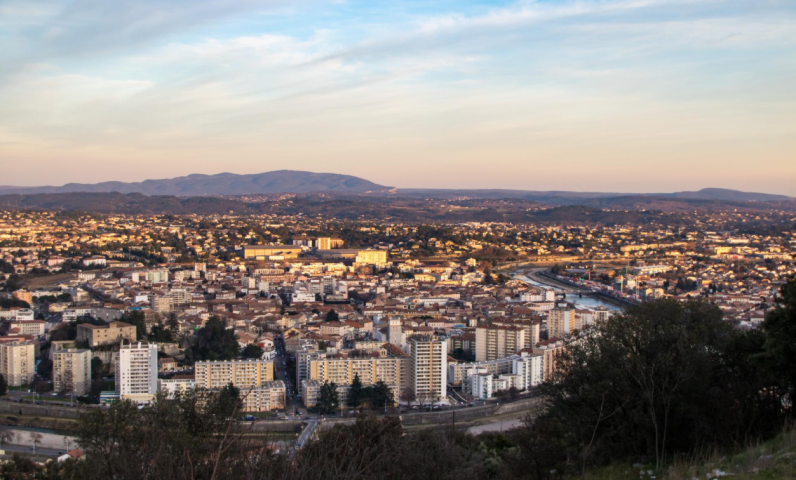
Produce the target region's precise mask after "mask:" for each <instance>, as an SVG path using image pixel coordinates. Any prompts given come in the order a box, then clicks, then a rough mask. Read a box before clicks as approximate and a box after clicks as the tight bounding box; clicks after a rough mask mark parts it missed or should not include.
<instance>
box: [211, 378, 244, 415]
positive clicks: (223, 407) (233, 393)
mask: <svg viewBox="0 0 796 480" xmlns="http://www.w3.org/2000/svg"><path fill="white" fill-rule="evenodd" d="M240 401H241V397H240V389H239V388H238V387H236V386H235V385H233V384H232V383H229V384H227V385H226V386H225V387H224V388H222V389H221V391H220V392H219V394H218V401H217V402H216V403H215V407H216V409H215V411H214V413H216V414H218V415H220V416H221V417H223V418H230V417H232V416H233V414H234V413H235V410H237V409H238V404H239V403H240Z"/></svg>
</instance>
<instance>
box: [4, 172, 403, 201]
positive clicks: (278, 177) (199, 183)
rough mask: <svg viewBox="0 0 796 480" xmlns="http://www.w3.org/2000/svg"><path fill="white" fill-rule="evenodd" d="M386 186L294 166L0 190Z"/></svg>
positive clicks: (189, 192)
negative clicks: (297, 169)
mask: <svg viewBox="0 0 796 480" xmlns="http://www.w3.org/2000/svg"><path fill="white" fill-rule="evenodd" d="M387 189H389V187H385V186H383V185H378V184H376V183H373V182H371V181H368V180H365V179H362V178H359V177H354V176H351V175H339V174H336V173H313V172H301V171H295V170H277V171H273V172H265V173H257V174H250V175H238V174H235V173H219V174H217V175H200V174H194V175H188V176H185V177H177V178H166V179H159V180H144V181H143V182H131V183H125V182H102V183H95V184H85V183H68V184H66V185H63V186H60V187H52V186H49V187H29V188H24V187H0V194H4V193H15V194H38V193H72V192H92V193H100V192H119V193H143V194H144V195H176V196H203V195H247V194H271V193H310V192H343V193H365V192H370V191H379V190H387Z"/></svg>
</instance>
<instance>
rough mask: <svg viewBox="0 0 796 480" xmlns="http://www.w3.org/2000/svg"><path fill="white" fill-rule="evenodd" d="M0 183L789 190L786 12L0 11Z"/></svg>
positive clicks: (637, 8)
mask: <svg viewBox="0 0 796 480" xmlns="http://www.w3.org/2000/svg"><path fill="white" fill-rule="evenodd" d="M0 44H1V45H3V46H4V48H2V49H0V168H1V170H0V171H2V175H1V177H2V178H0V184H12V185H41V184H62V183H66V182H72V181H79V182H96V181H103V180H128V181H134V180H143V179H146V178H164V177H172V176H180V175H185V174H189V173H218V172H223V171H231V172H236V173H254V172H262V171H268V170H274V169H282V168H291V169H298V170H312V171H327V172H337V173H348V174H353V175H359V176H362V177H365V178H368V179H370V180H372V181H376V182H379V183H382V184H387V185H395V186H401V187H448V188H522V189H534V190H547V189H569V190H597V191H623V192H641V191H645V192H651V191H672V190H686V189H697V188H702V187H727V188H737V189H743V190H754V191H766V192H777V193H785V194H790V195H796V1H782V0H756V1H748V0H727V1H725V0H582V1H552V0H545V1H520V2H500V1H456V2H454V1H409V2H401V1H390V2H387V1H385V2H382V1H367V2H358V1H300V0H293V1H284V0H270V1H257V0H222V1H212V2H211V1H206V0H191V1H188V0H171V1H164V0H161V1H149V0H146V1H130V0H114V1H113V2H109V1H107V0H91V1H81V0H74V1H68V2H67V1H55V0H54V1H36V0H0Z"/></svg>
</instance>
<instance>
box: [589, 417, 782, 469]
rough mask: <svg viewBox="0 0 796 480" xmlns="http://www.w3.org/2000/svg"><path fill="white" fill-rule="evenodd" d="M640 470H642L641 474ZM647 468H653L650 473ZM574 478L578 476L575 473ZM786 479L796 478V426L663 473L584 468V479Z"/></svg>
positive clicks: (680, 463)
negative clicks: (737, 450) (731, 451)
mask: <svg viewBox="0 0 796 480" xmlns="http://www.w3.org/2000/svg"><path fill="white" fill-rule="evenodd" d="M642 471H643V474H642ZM649 472H652V473H651V474H650V473H649ZM574 478H580V476H579V475H578V476H577V477H573V479H574ZM722 478H724V479H732V480H751V479H755V480H786V479H794V478H796V429H791V430H789V431H787V432H785V433H782V434H781V435H779V436H777V437H776V438H774V439H773V440H770V441H768V442H765V443H761V444H759V445H755V446H750V447H748V448H746V449H744V450H743V451H741V452H740V453H738V454H736V455H728V456H722V455H720V454H713V455H704V456H702V458H696V459H692V460H686V461H682V462H678V463H677V464H675V465H673V466H672V467H671V468H668V469H667V471H666V472H664V473H660V474H658V473H656V472H655V471H654V466H650V465H644V466H643V467H640V468H639V467H638V466H636V467H635V468H634V467H631V466H629V465H612V466H609V467H605V468H601V469H596V470H592V471H589V472H586V480H630V479H633V480H641V479H644V480H647V479H650V480H651V479H655V480H712V479H722Z"/></svg>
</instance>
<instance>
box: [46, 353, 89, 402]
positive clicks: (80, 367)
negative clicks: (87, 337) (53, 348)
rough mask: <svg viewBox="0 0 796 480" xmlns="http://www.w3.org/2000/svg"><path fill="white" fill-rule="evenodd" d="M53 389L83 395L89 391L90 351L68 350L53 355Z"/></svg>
mask: <svg viewBox="0 0 796 480" xmlns="http://www.w3.org/2000/svg"><path fill="white" fill-rule="evenodd" d="M53 389H54V390H55V391H56V392H65V393H71V394H74V395H85V394H87V393H88V392H89V390H90V389H91V350H87V349H75V348H69V349H66V350H59V351H57V352H55V353H53Z"/></svg>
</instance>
